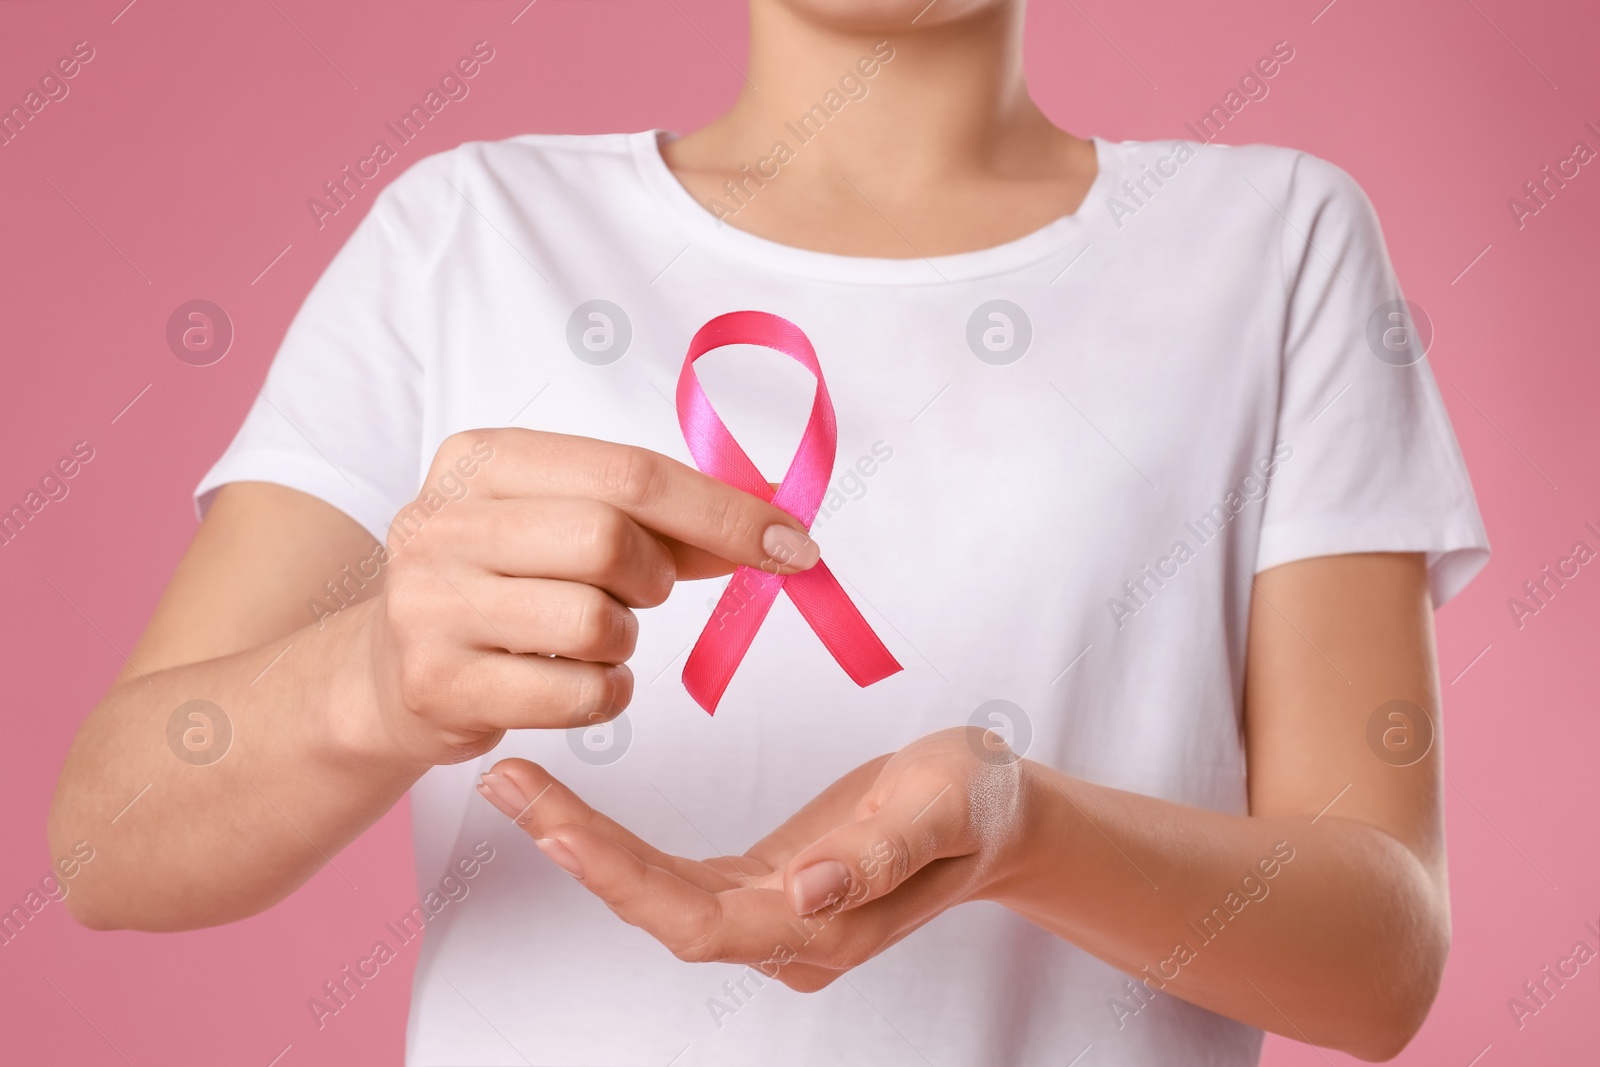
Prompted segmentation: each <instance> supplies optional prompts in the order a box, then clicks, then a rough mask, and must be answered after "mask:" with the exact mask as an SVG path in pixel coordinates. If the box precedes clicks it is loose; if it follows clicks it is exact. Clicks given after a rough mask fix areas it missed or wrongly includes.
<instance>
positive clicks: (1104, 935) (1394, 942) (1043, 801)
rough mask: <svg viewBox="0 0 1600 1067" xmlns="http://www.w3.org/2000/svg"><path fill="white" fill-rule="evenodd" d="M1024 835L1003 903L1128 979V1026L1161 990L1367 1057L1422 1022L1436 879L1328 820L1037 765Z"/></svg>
mask: <svg viewBox="0 0 1600 1067" xmlns="http://www.w3.org/2000/svg"><path fill="white" fill-rule="evenodd" d="M1028 771H1029V778H1030V784H1029V787H1028V791H1029V815H1028V824H1029V828H1028V832H1027V834H1026V835H1025V838H1026V842H1027V843H1026V844H1025V845H1024V846H1023V848H1022V850H1021V853H1020V857H1021V858H1020V859H1019V861H1018V862H1017V864H1016V868H1017V871H1016V874H1015V876H1013V877H1008V878H1006V879H1005V880H1004V881H1003V882H1002V884H1001V891H1000V893H998V894H997V896H998V898H999V899H1001V900H1002V902H1003V903H1005V904H1007V905H1008V906H1009V907H1011V908H1012V910H1014V911H1016V912H1018V913H1019V914H1022V915H1025V916H1026V917H1028V918H1029V919H1031V920H1032V921H1034V922H1036V923H1038V924H1039V925H1041V926H1043V927H1045V928H1046V929H1048V930H1050V931H1052V932H1054V933H1056V934H1058V935H1059V936H1061V937H1064V938H1066V939H1068V940H1070V941H1072V942H1073V943H1074V944H1077V945H1079V946H1080V947H1082V948H1084V949H1086V950H1087V951H1089V952H1092V953H1093V954H1095V955H1096V956H1098V957H1100V958H1101V959H1104V960H1107V961H1109V962H1110V963H1112V964H1113V965H1115V966H1117V967H1118V968H1120V969H1121V970H1123V971H1126V972H1127V973H1128V974H1129V975H1131V976H1132V978H1131V979H1130V981H1129V983H1128V985H1127V987H1126V996H1125V997H1124V998H1123V1002H1122V1003H1120V1004H1119V1003H1115V1002H1113V1003H1112V1004H1109V1005H1108V1007H1107V1011H1108V1012H1110V1013H1112V1014H1113V1015H1115V1016H1116V1017H1117V1018H1118V1020H1119V1023H1120V1025H1121V1026H1123V1027H1128V1026H1137V1025H1138V1015H1139V1014H1140V1013H1141V1011H1142V1010H1143V1007H1144V1005H1145V1003H1147V1002H1148V1001H1149V1000H1150V999H1151V998H1152V996H1153V995H1154V994H1156V993H1169V994H1172V995H1174V996H1178V997H1181V998H1182V999H1184V1000H1187V1001H1190V1002H1192V1003H1195V1004H1198V1005H1200V1006H1201V1007H1204V1008H1207V1009H1210V1010H1212V1011H1215V1012H1218V1013H1220V1014H1223V1015H1226V1016H1229V1017H1230V1018H1234V1019H1238V1020H1241V1021H1243V1022H1246V1023H1249V1024H1251V1025H1253V1026H1258V1027H1261V1028H1262V1029H1266V1030H1271V1031H1273V1032H1276V1033H1280V1034H1284V1035H1286V1036H1289V1037H1292V1038H1295V1039H1298V1040H1301V1041H1309V1042H1312V1043H1315V1044H1320V1045H1327V1046H1330V1047H1336V1048H1340V1049H1342V1050H1344V1051H1346V1052H1349V1053H1351V1054H1353V1055H1357V1056H1360V1057H1362V1058H1365V1059H1386V1058H1389V1057H1391V1056H1393V1055H1395V1054H1396V1053H1398V1052H1399V1050H1400V1049H1401V1048H1403V1047H1404V1045H1405V1043H1406V1042H1407V1041H1408V1040H1409V1039H1410V1037H1411V1036H1412V1034H1414V1033H1415V1031H1416V1030H1417V1028H1418V1027H1420V1026H1421V1024H1422V1020H1423V1018H1424V1017H1425V1016H1426V1014H1427V1010H1428V1007H1429V1005H1430V1004H1431V1003H1432V1001H1433V997H1434V994H1435V992H1436V991H1437V988H1438V983H1439V976H1440V974H1441V972H1442V970H1443V967H1444V961H1445V955H1446V953H1447V951H1448V946H1449V937H1450V935H1449V928H1450V924H1449V906H1448V901H1447V900H1446V897H1445V893H1444V891H1443V889H1442V886H1443V881H1442V878H1441V877H1438V876H1436V873H1435V872H1433V871H1430V870H1429V869H1428V867H1427V866H1426V865H1425V864H1424V863H1423V862H1422V861H1421V860H1420V859H1419V858H1418V857H1417V856H1416V855H1415V854H1414V853H1413V852H1412V851H1411V850H1410V849H1408V848H1407V847H1406V846H1405V845H1403V844H1402V843H1401V842H1399V841H1398V840H1396V839H1395V838H1393V837H1391V836H1390V835H1388V834H1386V833H1384V832H1383V831H1381V830H1379V829H1377V828H1376V827H1373V826H1371V825H1368V824H1366V823H1362V822H1357V821H1354V820H1346V819H1341V818H1339V817H1338V815H1337V813H1336V811H1330V812H1328V813H1325V814H1323V815H1322V816H1320V817H1318V818H1315V819H1313V818H1310V817H1307V818H1304V819H1290V818H1271V819H1267V818H1252V817H1241V816H1229V815H1221V814H1218V813H1215V812H1210V811H1205V810H1201V809H1198V808H1191V807H1185V806H1183V805H1179V804H1174V803H1170V802H1167V801H1163V800H1157V799H1154V798H1151V797H1146V796H1141V795H1138V794H1134V793H1126V792H1122V791H1120V790H1115V789H1109V788H1106V787H1103V786H1097V785H1093V784H1090V783H1087V782H1083V781H1081V780H1078V779H1074V778H1070V777H1068V776H1066V775H1063V774H1061V773H1059V772H1057V771H1053V770H1050V769H1049V768H1046V767H1043V766H1042V765H1039V764H1032V763H1030V764H1028Z"/></svg>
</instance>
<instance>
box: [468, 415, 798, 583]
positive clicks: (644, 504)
mask: <svg viewBox="0 0 1600 1067" xmlns="http://www.w3.org/2000/svg"><path fill="white" fill-rule="evenodd" d="M480 437H487V438H488V439H489V440H490V443H491V444H492V445H493V447H494V449H495V453H496V455H497V456H500V455H505V456H508V457H510V460H511V461H510V462H505V463H502V462H498V461H497V462H495V463H494V464H491V465H488V466H485V467H484V471H485V475H484V477H485V478H486V479H487V485H488V488H489V491H490V492H491V493H492V494H493V495H495V496H497V497H560V498H574V497H582V498H588V499H591V500H598V501H602V502H604V503H606V504H610V505H611V506H612V507H615V508H618V509H619V510H621V511H624V512H626V513H627V514H628V515H629V517H631V518H632V519H633V520H634V521H635V522H637V523H638V524H639V525H641V526H644V527H645V528H647V529H649V530H652V531H654V532H656V533H659V534H661V535H663V536H665V537H667V538H671V539H672V540H674V541H679V542H682V543H684V544H687V545H692V546H694V547H695V548H697V549H700V550H702V551H704V552H706V553H709V554H710V555H711V556H713V557H716V558H718V559H723V560H730V561H732V562H734V563H742V564H745V565H746V566H750V567H760V566H763V565H765V566H767V567H768V568H770V569H773V570H775V571H776V572H777V573H781V574H794V573H796V572H797V571H802V570H805V569H807V568H809V567H811V566H812V565H813V564H815V563H816V561H817V559H818V558H819V555H820V552H819V550H818V548H817V546H816V544H815V543H814V542H813V541H812V540H811V537H810V535H809V534H808V533H807V531H806V529H805V527H804V525H802V524H801V523H800V521H799V520H798V519H796V518H795V517H794V516H793V515H790V514H789V513H788V512H786V511H784V510H783V509H782V508H779V507H776V506H774V505H772V504H770V503H768V502H767V500H766V499H764V498H763V497H759V496H756V495H753V494H752V493H749V492H745V491H744V490H741V489H736V488H734V487H733V486H731V485H728V484H727V483H725V482H722V481H719V480H718V479H716V478H712V477H710V476H709V475H706V474H702V473H701V472H699V471H697V470H695V469H694V468H693V467H689V466H687V465H685V464H683V463H679V462H678V461H677V460H675V459H670V458H668V457H667V456H663V455H661V454H660V453H657V452H651V451H649V450H648V449H643V448H636V447H633V446H631V445H619V444H613V443H611V442H608V441H596V440H593V439H591V438H587V437H573V436H568V435H566V434H554V433H541V432H538V431H534V430H523V429H517V428H508V429H501V430H482V431H473V432H471V433H468V434H464V435H462V441H461V446H460V447H461V448H470V447H471V444H472V442H473V440H475V439H477V438H480ZM454 447H455V446H453V445H451V443H450V442H446V445H445V446H442V447H441V448H440V453H439V456H440V459H439V460H436V462H439V461H442V460H445V459H446V458H447V456H450V455H453V454H454ZM767 491H768V492H770V490H767Z"/></svg>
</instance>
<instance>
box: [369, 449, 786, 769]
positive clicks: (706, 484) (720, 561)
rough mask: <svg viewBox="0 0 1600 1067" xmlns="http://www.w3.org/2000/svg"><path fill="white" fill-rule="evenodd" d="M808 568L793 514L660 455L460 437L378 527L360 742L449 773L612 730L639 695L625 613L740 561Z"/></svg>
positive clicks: (631, 627)
mask: <svg viewBox="0 0 1600 1067" xmlns="http://www.w3.org/2000/svg"><path fill="white" fill-rule="evenodd" d="M817 557H818V550H817V548H816V546H815V545H814V544H813V543H812V542H811V540H810V538H809V537H808V536H807V534H806V531H805V529H804V527H803V526H801V524H800V523H799V522H798V521H797V520H795V519H794V517H793V516H791V515H789V514H787V513H786V512H784V511H782V510H780V509H778V508H776V507H774V506H773V505H771V504H769V503H767V502H765V501H762V500H759V499H757V498H756V497H754V496H751V495H750V494H748V493H744V492H741V491H740V490H737V489H734V488H733V487H731V486H729V485H726V484H724V483H722V482H720V481H717V480H716V479H714V478H710V477H708V476H706V475H704V474H701V473H700V472H699V471H696V470H693V469H692V468H690V467H687V466H685V465H684V464H682V463H679V462H677V461H675V460H672V459H669V458H667V457H666V456H662V455H658V454H657V453H654V452H649V451H646V450H644V449H640V448H631V447H628V446H624V445H615V444H609V443H607V442H603V441H595V440H590V439H588V438H583V437H568V436H564V435H560V434H549V433H538V432H534V431H531V430H518V429H506V430H480V431H472V432H468V433H461V434H457V435H455V436H453V437H450V438H448V439H447V440H446V441H445V442H444V444H443V445H442V446H441V447H440V448H439V452H438V455H437V456H436V457H435V458H434V461H433V465H432V468H431V469H430V470H429V472H428V477H427V479H426V480H425V482H424V484H423V493H422V494H421V495H420V496H419V497H418V500H417V501H416V502H415V503H413V504H412V505H410V506H408V507H407V508H405V509H404V510H402V511H401V512H400V514H399V515H398V516H396V518H395V520H394V523H393V525H392V526H391V528H390V534H389V546H388V552H387V556H386V559H387V572H388V573H387V579H386V581H385V583H384V587H383V592H382V594H381V601H380V603H379V604H378V605H376V610H375V611H374V612H372V613H371V614H370V615H369V616H368V618H370V620H371V622H370V628H371V629H372V631H373V633H372V638H373V641H372V644H371V645H370V648H371V653H370V654H371V656H372V657H373V664H372V672H371V673H372V676H373V678H374V681H375V691H376V696H377V708H378V715H377V716H376V718H377V719H378V721H379V727H380V728H379V729H378V730H376V731H369V732H368V736H366V737H363V738H362V739H361V741H360V742H359V743H357V744H356V745H355V746H354V747H355V748H356V749H357V750H358V751H376V752H378V753H380V754H381V755H383V756H391V755H392V754H394V753H395V752H396V750H398V753H399V755H400V757H401V758H402V759H403V760H405V761H408V762H416V763H420V764H424V765H431V764H436V763H459V762H461V761H463V760H468V759H472V758H475V757H477V756H479V755H482V754H483V753H484V752H487V751H488V750H489V749H491V748H493V747H494V745H495V744H496V743H497V742H498V741H499V739H500V737H501V735H502V734H503V733H504V732H505V731H506V730H507V729H526V728H529V727H551V728H563V727H570V726H577V725H583V726H587V725H592V724H594V723H600V722H605V721H608V720H610V719H612V718H615V717H616V716H617V715H618V714H619V713H620V712H621V711H622V710H623V709H624V708H625V707H627V705H628V701H629V699H630V698H631V697H632V695H633V674H632V672H631V671H630V670H629V669H628V667H627V666H626V663H627V661H628V659H629V657H631V656H632V655H633V650H634V643H635V641H636V639H637V637H638V631H639V625H638V620H637V619H636V618H635V617H634V613H633V609H635V608H641V607H653V606H654V605H657V604H660V603H661V602H662V601H663V600H665V599H666V598H667V594H668V593H670V592H671V590H672V586H673V583H674V582H675V581H676V580H677V579H679V578H703V577H708V576H710V575H715V574H725V573H727V572H728V571H730V570H732V569H733V566H734V564H738V563H743V564H747V565H749V566H766V567H767V568H769V569H771V570H773V572H774V573H783V574H792V573H794V572H796V571H799V570H804V569H805V568H806V567H809V566H811V564H813V563H814V562H815V561H816V559H817ZM776 560H782V561H784V563H783V564H779V563H777V562H775V561H776ZM574 709H576V716H577V717H576V718H574V714H575V713H574ZM369 719H370V717H369Z"/></svg>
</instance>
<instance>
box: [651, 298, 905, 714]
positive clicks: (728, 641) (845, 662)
mask: <svg viewBox="0 0 1600 1067" xmlns="http://www.w3.org/2000/svg"><path fill="white" fill-rule="evenodd" d="M725 345H760V346H761V347H763V348H770V349H772V350H774V351H776V352H782V353H783V354H784V355H786V356H788V357H789V358H790V359H793V360H794V361H795V362H796V363H798V364H800V365H801V366H802V367H804V368H805V369H806V370H808V371H810V372H811V374H812V377H814V378H816V379H817V392H816V396H815V398H814V399H813V400H812V403H811V418H810V420H809V421H808V422H807V423H806V429H805V433H803V434H802V435H801V437H800V446H799V448H797V449H796V450H795V454H794V459H793V460H791V461H790V462H789V470H788V471H787V472H786V473H785V474H784V476H783V481H782V482H781V483H780V484H779V486H778V489H777V491H776V492H774V491H773V489H772V486H771V485H769V484H768V483H767V480H766V478H764V477H762V475H761V472H760V471H759V470H757V469H756V465H755V464H754V463H751V462H750V457H749V456H747V455H745V453H744V449H742V448H740V447H739V444H738V442H737V441H735V440H734V439H733V435H732V434H730V433H729V432H728V428H727V427H726V426H724V425H723V424H722V419H720V418H719V417H718V416H717V413H716V411H715V410H713V408H712V407H711V400H710V399H709V398H708V397H707V396H706V394H705V390H704V389H702V388H701V387H700V378H699V376H698V375H697V374H695V371H694V361H695V360H697V359H699V358H700V357H701V356H703V355H705V354H706V353H707V352H710V351H711V350H712V349H716V348H722V347H724V346H725ZM678 425H679V426H681V427H682V428H683V439H684V440H685V441H686V442H688V445H689V454H690V455H692V456H693V457H694V462H695V465H696V466H698V467H699V468H700V469H701V470H702V471H704V472H705V473H707V474H709V475H711V476H712V477H714V478H718V479H720V480H722V481H724V482H727V483H728V484H729V485H731V486H734V487H736V488H738V489H743V490H744V491H745V492H747V493H750V494H751V495H752V496H758V497H760V498H761V499H762V500H770V501H771V502H772V503H773V504H776V505H777V506H778V507H780V508H782V509H783V510H784V511H787V512H788V513H789V514H790V515H793V516H794V517H795V518H797V519H799V520H800V522H801V523H803V524H804V525H805V528H806V529H807V530H810V529H811V524H812V522H813V521H815V519H816V517H817V509H818V508H820V507H821V506H822V497H823V494H825V493H826V492H827V491H828V479H829V478H831V477H832V476H833V460H834V455H835V452H836V450H837V447H838V437H839V431H838V427H837V425H836V424H835V422H834V417H833V401H832V400H831V399H829V397H828V386H827V383H826V382H824V381H823V380H822V367H821V366H820V365H819V364H818V363H817V353H816V350H815V349H813V348H812V347H811V341H810V339H808V338H807V337H806V335H805V333H804V332H803V331H801V329H800V327H798V326H796V325H795V324H794V323H792V322H790V321H789V320H788V319H782V318H779V317H778V316H776V315H769V314H768V313H766V312H764V311H733V312H729V313H728V314H726V315H718V316H717V317H716V318H714V319H712V320H711V321H710V322H708V323H706V324H705V325H704V326H702V327H700V332H698V333H696V334H695V335H694V340H692V341H690V342H689V354H688V355H687V356H686V357H685V358H684V361H683V372H682V373H681V374H679V375H678ZM780 562H781V561H780ZM780 589H782V590H785V591H787V592H788V594H789V599H790V600H793V601H794V606H795V607H796V608H798V609H800V614H801V615H802V616H803V617H804V618H805V620H806V622H807V623H809V624H810V626H811V629H812V630H813V631H814V632H815V633H816V635H817V636H818V637H819V638H821V639H822V644H823V646H824V647H826V648H827V650H828V652H829V653H830V654H832V656H833V658H834V659H835V660H836V661H838V664H839V666H841V667H843V668H844V671H845V673H846V674H848V675H849V676H850V679H851V681H853V682H855V683H856V684H857V685H859V686H868V685H871V684H872V683H873V682H877V681H881V680H882V679H884V678H887V677H889V675H891V674H894V673H896V672H898V671H900V670H903V668H902V667H901V666H900V664H899V663H897V662H896V661H895V658H894V657H893V656H892V655H890V654H889V650H888V649H887V648H885V647H884V646H883V642H882V641H880V640H878V635H877V634H875V633H873V632H872V627H871V626H869V625H868V624H867V620H866V619H864V618H862V617H861V612H859V611H857V610H856V606H855V605H854V604H852V603H851V602H850V597H849V596H848V595H847V594H846V593H845V591H844V590H843V589H842V588H841V587H840V585H839V580H838V579H837V578H835V577H834V576H833V573H832V572H831V571H829V570H828V567H827V565H826V564H825V563H823V562H822V561H821V560H818V561H817V563H816V565H815V566H813V567H812V568H811V569H810V570H806V571H801V572H800V573H799V574H788V575H780V574H772V573H770V572H768V571H765V570H757V569H755V568H753V567H744V566H741V567H740V568H739V569H738V570H736V571H734V572H733V578H732V579H731V580H730V581H729V582H728V588H727V589H725V590H723V593H722V599H721V600H719V601H718V602H717V608H716V612H715V613H714V614H713V615H712V617H711V618H710V620H708V621H707V622H706V626H705V629H703V630H701V631H700V639H699V640H698V641H696V642H695V645H694V650H693V651H691V652H690V653H689V662H688V663H686V664H685V665H684V668H683V685H684V688H685V689H687V690H689V695H690V696H692V697H694V699H695V703H697V704H699V705H700V706H701V707H702V708H705V709H706V713H707V714H708V715H715V714H716V711H717V703H718V702H719V701H720V700H721V699H722V694H723V691H724V690H726V689H727V688H728V682H729V681H730V680H731V679H732V678H733V672H734V671H735V670H737V669H738V667H739V664H740V662H742V661H743V660H744V654H745V652H747V651H748V650H749V648H750V642H751V641H752V640H754V639H755V636H756V631H757V630H759V629H760V628H761V622H762V620H763V619H765V618H766V617H767V611H768V610H769V609H771V607H772V604H773V602H774V601H775V600H777V599H778V591H779V590H780Z"/></svg>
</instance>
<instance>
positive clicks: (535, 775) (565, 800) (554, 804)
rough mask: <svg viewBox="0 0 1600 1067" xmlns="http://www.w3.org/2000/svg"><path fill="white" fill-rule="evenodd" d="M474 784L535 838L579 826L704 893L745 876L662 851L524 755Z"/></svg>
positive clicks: (739, 882)
mask: <svg viewBox="0 0 1600 1067" xmlns="http://www.w3.org/2000/svg"><path fill="white" fill-rule="evenodd" d="M483 778H484V780H483V781H482V782H481V783H480V784H479V786H478V792H479V793H480V794H482V795H483V797H484V799H486V800H488V801H489V802H490V803H491V804H493V805H494V806H495V807H496V808H498V809H499V810H500V812H501V813H502V814H504V815H505V816H507V817H508V818H510V819H512V820H513V821H514V822H516V824H517V825H518V826H520V827H522V829H523V830H524V831H526V832H527V834H528V836H529V837H532V838H534V839H535V840H536V841H537V840H539V839H541V838H544V837H546V836H548V834H549V832H550V830H551V828H553V827H557V826H580V827H583V828H585V829H588V830H590V831H592V832H593V833H595V834H597V835H599V836H600V837H603V838H605V839H606V840H608V841H610V842H612V843H613V844H615V845H617V846H618V847H620V848H623V849H626V850H627V851H628V852H630V853H632V854H633V855H634V856H636V857H637V858H638V859H639V860H640V861H641V862H644V863H649V864H652V865H654V866H657V867H661V868H663V869H664V870H667V871H669V872H670V873H672V874H673V875H675V876H677V877H679V878H682V879H684V880H685V881H687V882H689V883H690V884H691V885H694V886H696V887H698V888H700V889H702V890H705V891H707V892H716V891H718V890H722V889H731V888H733V887H735V886H737V885H742V884H744V883H745V882H746V881H747V878H746V877H745V876H744V875H743V874H742V873H741V872H737V871H732V870H722V869H719V868H717V867H714V866H712V865H711V864H708V863H701V862H698V861H696V860H691V859H685V858H684V857H682V856H674V855H672V854H671V853H670V852H662V851H661V850H660V849H658V848H656V847H654V846H653V845H651V844H649V843H648V842H646V841H645V840H643V839H642V838H640V837H639V836H637V835H636V834H634V833H633V832H632V831H630V830H628V829H627V828H626V827H624V826H623V825H622V824H620V823H618V822H617V821H616V820H614V819H612V818H611V817H609V816H607V815H604V814H602V813H601V812H598V811H596V810H595V809H594V808H592V807H590V806H589V805H588V804H587V803H586V802H585V801H584V800H583V798H582V797H580V796H578V795H577V794H576V793H574V792H573V791H572V790H570V789H568V788H567V787H566V786H565V785H563V784H562V783H561V782H560V781H558V780H557V779H556V778H555V777H554V776H553V775H552V774H551V773H550V772H549V771H547V770H545V769H544V768H543V767H541V766H539V765H538V764H537V763H532V762H530V761H528V760H525V759H503V760H501V761H500V762H498V763H496V764H495V765H494V766H493V767H492V768H490V771H489V773H488V774H486V775H484V776H483Z"/></svg>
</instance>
